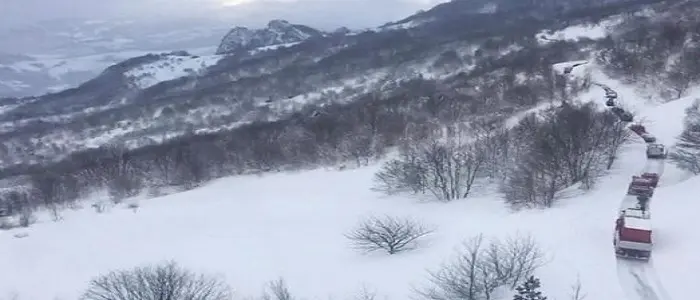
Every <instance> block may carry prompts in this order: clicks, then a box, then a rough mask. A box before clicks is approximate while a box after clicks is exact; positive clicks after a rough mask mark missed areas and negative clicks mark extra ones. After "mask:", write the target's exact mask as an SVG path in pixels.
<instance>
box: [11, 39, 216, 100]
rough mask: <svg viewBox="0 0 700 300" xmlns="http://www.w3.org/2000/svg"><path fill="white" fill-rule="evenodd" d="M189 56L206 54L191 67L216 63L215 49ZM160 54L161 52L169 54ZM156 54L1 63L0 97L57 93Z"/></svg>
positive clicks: (39, 58) (50, 57) (33, 57)
mask: <svg viewBox="0 0 700 300" xmlns="http://www.w3.org/2000/svg"><path fill="white" fill-rule="evenodd" d="M193 50H194V51H193V52H191V53H192V54H200V53H206V54H205V55H204V56H202V58H201V60H202V62H201V63H200V62H197V61H193V62H192V63H193V65H192V66H190V67H193V68H199V67H200V65H201V64H207V65H210V64H211V63H212V61H213V62H214V63H215V61H214V60H215V56H212V55H211V54H213V53H214V50H215V48H212V47H209V48H196V49H193ZM170 51H171V50H168V51H161V52H170ZM148 53H158V51H119V52H108V53H102V54H95V55H86V56H58V55H28V56H27V57H28V58H29V59H25V60H20V61H12V62H7V63H4V64H3V63H0V97H3V96H11V95H35V96H38V95H41V94H44V93H47V92H58V91H61V90H64V89H67V88H72V87H75V86H78V85H79V84H81V83H83V82H85V81H87V80H89V79H92V78H94V77H95V76H97V75H98V74H99V73H100V72H102V71H103V70H104V69H106V68H107V67H109V66H111V65H114V64H117V63H119V62H121V61H124V60H126V59H129V58H133V57H138V56H142V55H146V54H148Z"/></svg>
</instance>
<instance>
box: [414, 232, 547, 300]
mask: <svg viewBox="0 0 700 300" xmlns="http://www.w3.org/2000/svg"><path fill="white" fill-rule="evenodd" d="M543 263H544V261H543V254H542V252H541V250H540V249H539V248H538V247H537V245H536V243H535V241H534V240H533V239H532V238H531V237H529V236H516V237H512V238H508V239H506V240H505V241H500V240H493V241H492V242H491V243H490V245H488V246H485V245H484V239H483V236H481V235H479V236H477V237H475V238H472V239H470V240H469V241H467V242H466V243H465V244H464V248H463V249H462V250H461V251H460V253H459V255H458V256H457V258H456V259H455V260H453V261H452V262H450V263H448V264H446V265H444V266H443V267H442V268H441V269H439V270H438V271H436V272H430V285H429V287H428V288H426V289H423V290H419V291H418V294H419V295H420V296H421V297H422V298H425V299H431V300H452V299H465V300H490V299H492V297H493V293H494V291H496V289H498V288H499V287H502V286H507V287H509V288H514V287H515V286H517V284H518V283H519V281H521V280H523V279H524V278H527V277H528V276H530V275H531V274H532V273H533V272H534V271H535V269H537V268H538V267H539V266H541V265H542V264H543Z"/></svg>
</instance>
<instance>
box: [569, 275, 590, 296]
mask: <svg viewBox="0 0 700 300" xmlns="http://www.w3.org/2000/svg"><path fill="white" fill-rule="evenodd" d="M570 296H571V298H570V299H571V300H584V299H586V297H587V295H586V293H584V292H583V287H582V285H581V278H576V283H574V284H573V285H572V286H571V294H570Z"/></svg>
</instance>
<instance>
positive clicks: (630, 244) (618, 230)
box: [613, 209, 653, 260]
mask: <svg viewBox="0 0 700 300" xmlns="http://www.w3.org/2000/svg"><path fill="white" fill-rule="evenodd" d="M613 246H614V247H615V255H616V256H617V257H622V258H632V259H641V260H649V258H650V257H651V250H652V246H653V243H652V237H651V220H650V218H649V215H648V213H647V212H645V211H642V210H639V209H626V210H623V211H621V212H620V216H619V217H618V219H617V220H616V221H615V234H614V236H613Z"/></svg>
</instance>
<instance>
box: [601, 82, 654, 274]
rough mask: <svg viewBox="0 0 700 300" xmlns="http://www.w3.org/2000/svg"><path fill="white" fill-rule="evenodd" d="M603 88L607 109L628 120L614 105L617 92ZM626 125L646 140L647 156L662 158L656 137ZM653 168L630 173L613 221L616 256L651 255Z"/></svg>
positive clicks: (642, 128) (645, 257)
mask: <svg viewBox="0 0 700 300" xmlns="http://www.w3.org/2000/svg"><path fill="white" fill-rule="evenodd" d="M603 89H605V96H606V98H607V101H606V102H605V105H606V106H608V107H610V110H611V111H612V112H613V113H614V114H615V115H617V116H618V117H619V118H620V121H622V122H632V121H633V120H634V116H633V115H632V114H631V113H630V112H627V111H625V110H624V109H622V108H620V107H617V106H616V104H615V100H616V99H617V93H615V91H613V90H612V89H610V88H608V87H605V86H603ZM628 128H629V129H630V130H631V131H632V132H634V133H636V134H637V135H638V136H639V137H641V138H642V139H643V140H644V142H645V143H647V149H646V156H647V158H648V159H651V160H663V159H666V156H667V150H666V147H665V146H664V145H663V144H658V143H656V137H655V136H653V135H651V134H650V133H649V132H647V131H646V128H645V127H644V126H643V125H641V124H631V125H630V126H629V127H628ZM657 172H660V170H654V172H645V173H643V174H641V175H640V176H632V181H631V182H630V184H629V186H628V187H627V195H626V196H625V198H624V199H623V204H622V208H621V209H620V214H619V217H618V218H617V220H616V221H615V232H614V234H613V245H614V247H615V255H617V257H620V258H630V259H640V260H649V258H650V257H651V252H652V248H653V245H654V243H653V240H652V226H651V213H650V209H649V208H650V202H651V199H652V197H653V196H654V190H655V189H656V187H657V186H658V185H659V179H660V174H659V173H657Z"/></svg>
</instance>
